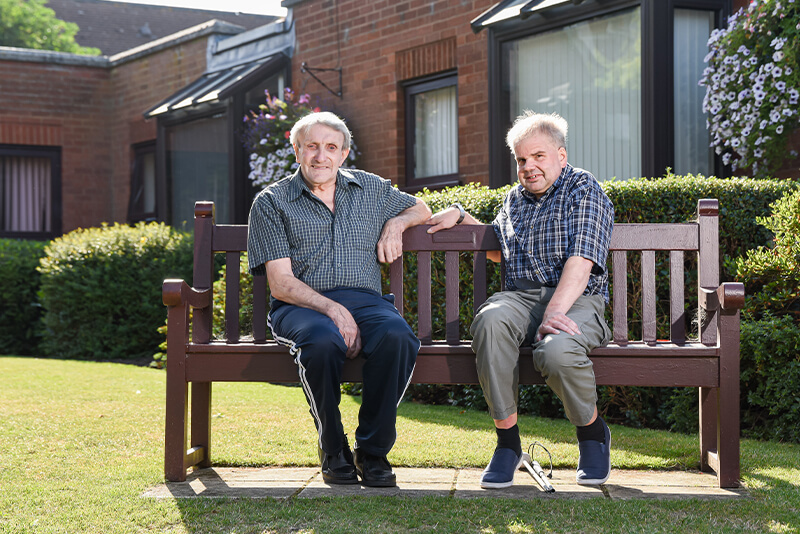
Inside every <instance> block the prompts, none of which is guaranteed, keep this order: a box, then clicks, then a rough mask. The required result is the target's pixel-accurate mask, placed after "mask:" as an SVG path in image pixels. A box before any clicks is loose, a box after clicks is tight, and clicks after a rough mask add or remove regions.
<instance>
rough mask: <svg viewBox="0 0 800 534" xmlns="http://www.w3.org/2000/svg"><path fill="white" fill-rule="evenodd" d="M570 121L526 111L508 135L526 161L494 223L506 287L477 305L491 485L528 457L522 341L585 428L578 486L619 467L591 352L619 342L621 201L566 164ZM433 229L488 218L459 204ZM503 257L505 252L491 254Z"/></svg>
mask: <svg viewBox="0 0 800 534" xmlns="http://www.w3.org/2000/svg"><path fill="white" fill-rule="evenodd" d="M566 138H567V122H566V121H565V120H564V119H563V118H562V117H560V116H558V115H555V114H552V115H547V114H540V113H532V112H526V113H525V114H523V115H522V116H520V117H518V118H517V120H516V121H515V123H514V125H513V126H512V128H511V129H510V130H509V132H508V135H507V139H506V141H507V144H508V146H509V148H510V149H511V151H512V152H513V154H514V157H515V159H516V162H517V176H518V178H519V184H518V185H517V186H516V187H514V188H512V189H511V190H510V191H509V193H508V195H507V196H506V197H505V199H504V200H503V205H502V207H501V209H500V212H499V213H498V214H497V217H496V218H495V220H494V221H493V223H492V224H493V226H494V229H495V232H496V234H497V237H498V239H499V240H500V244H501V253H502V255H503V258H504V260H505V262H506V278H505V287H504V288H503V289H504V291H501V292H498V293H495V294H494V295H492V296H491V297H490V298H489V299H487V301H486V302H485V303H484V304H483V305H482V306H481V307H480V308H479V309H478V311H477V313H476V315H475V319H474V321H473V323H472V327H471V333H472V335H473V341H472V349H473V351H475V354H476V356H477V367H478V376H479V378H480V383H481V387H482V388H483V394H484V397H485V398H486V402H487V404H488V406H489V412H490V414H491V416H492V419H494V424H495V431H496V433H497V447H496V449H495V452H494V455H493V456H492V460H491V461H490V463H489V465H488V466H487V467H486V469H485V470H484V472H483V475H482V477H481V486H482V487H484V488H505V487H508V486H511V485H512V484H513V480H514V472H515V471H516V470H517V469H518V468H519V466H520V464H521V463H522V447H521V442H520V437H519V428H518V426H517V400H518V382H519V379H518V360H519V348H520V347H521V346H523V345H527V346H532V347H533V363H534V366H535V368H536V369H537V370H538V371H539V372H541V373H542V375H543V376H544V378H545V381H546V383H547V385H548V386H549V387H550V388H551V389H552V390H553V391H554V392H555V393H556V395H558V397H559V399H561V401H562V403H563V405H564V411H565V413H566V416H567V418H568V419H569V420H570V422H571V423H572V424H574V425H575V426H576V427H577V438H578V447H579V450H580V460H579V462H578V472H577V482H578V484H584V485H590V484H602V483H604V482H605V481H606V480H608V477H609V474H610V471H611V462H610V447H611V433H610V432H609V429H608V426H607V425H606V423H605V421H603V419H602V418H601V417H599V415H598V413H597V389H596V386H595V378H594V371H593V369H592V362H591V360H589V358H588V353H589V352H590V351H591V350H592V349H594V348H595V347H599V346H603V345H605V344H607V343H608V342H609V340H610V331H609V328H608V326H607V325H606V323H605V320H604V318H603V315H604V309H605V306H606V303H607V301H608V273H607V271H606V258H607V256H608V247H609V242H610V239H611V230H612V227H613V221H614V207H613V205H612V204H611V201H610V200H609V199H608V197H607V196H606V195H605V193H604V192H603V190H602V188H601V187H600V185H599V184H598V183H597V180H596V179H595V177H594V176H592V175H591V174H590V173H589V172H587V171H584V170H582V169H577V168H574V167H572V166H571V165H570V164H569V163H568V162H567V149H566ZM429 223H430V224H432V225H433V226H432V227H431V229H430V230H429V232H437V231H439V230H443V229H445V228H450V227H452V226H454V225H456V224H462V223H463V224H480V222H479V221H478V220H476V219H475V218H474V217H473V216H471V215H470V214H468V213H466V212H465V211H464V209H463V208H462V207H461V206H460V205H453V206H451V207H450V208H448V209H446V210H444V211H441V212H439V213H437V214H436V215H434V216H433V217H431V219H430V220H429ZM492 259H493V260H495V261H500V253H497V254H496V257H494V258H492Z"/></svg>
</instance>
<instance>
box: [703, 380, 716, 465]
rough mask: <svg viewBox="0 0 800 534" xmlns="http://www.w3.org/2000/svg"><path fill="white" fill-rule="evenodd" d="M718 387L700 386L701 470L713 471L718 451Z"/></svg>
mask: <svg viewBox="0 0 800 534" xmlns="http://www.w3.org/2000/svg"><path fill="white" fill-rule="evenodd" d="M717 413H718V412H717V388H700V470H701V471H712V470H713V469H712V464H713V461H712V462H709V455H710V454H711V455H713V454H714V453H716V451H717Z"/></svg>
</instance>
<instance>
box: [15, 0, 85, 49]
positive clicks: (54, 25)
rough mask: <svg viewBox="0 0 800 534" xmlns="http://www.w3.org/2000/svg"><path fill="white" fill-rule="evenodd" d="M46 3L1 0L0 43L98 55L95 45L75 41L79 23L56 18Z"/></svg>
mask: <svg viewBox="0 0 800 534" xmlns="http://www.w3.org/2000/svg"><path fill="white" fill-rule="evenodd" d="M46 3H47V0H0V45H2V46H13V47H17V48H31V49H34V50H55V51H56V52H69V53H71V54H81V55H86V56H97V55H100V50H98V49H97V48H90V47H86V46H80V45H79V44H78V43H76V42H75V34H76V33H78V31H79V30H80V28H78V25H77V24H75V23H73V22H65V21H63V20H59V19H58V18H56V13H55V11H53V10H52V9H50V8H49V7H46V6H45V4H46Z"/></svg>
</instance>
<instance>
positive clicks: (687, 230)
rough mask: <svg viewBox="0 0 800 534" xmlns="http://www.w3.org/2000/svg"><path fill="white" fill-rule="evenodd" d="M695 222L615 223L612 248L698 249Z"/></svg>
mask: <svg viewBox="0 0 800 534" xmlns="http://www.w3.org/2000/svg"><path fill="white" fill-rule="evenodd" d="M699 242H700V241H699V232H698V228H697V224H695V223H676V224H666V223H645V224H634V223H620V224H615V225H614V231H613V232H612V234H611V245H610V250H697V249H698V245H699Z"/></svg>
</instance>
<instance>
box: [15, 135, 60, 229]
mask: <svg viewBox="0 0 800 534" xmlns="http://www.w3.org/2000/svg"><path fill="white" fill-rule="evenodd" d="M0 156H10V157H31V158H48V159H49V160H50V221H51V228H50V231H45V232H10V231H6V230H2V229H0V237H3V238H15V239H32V240H39V241H45V240H49V239H53V238H55V237H59V236H60V235H61V234H62V231H63V230H62V229H63V220H62V218H63V208H62V196H61V147H60V146H37V145H11V144H0Z"/></svg>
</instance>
